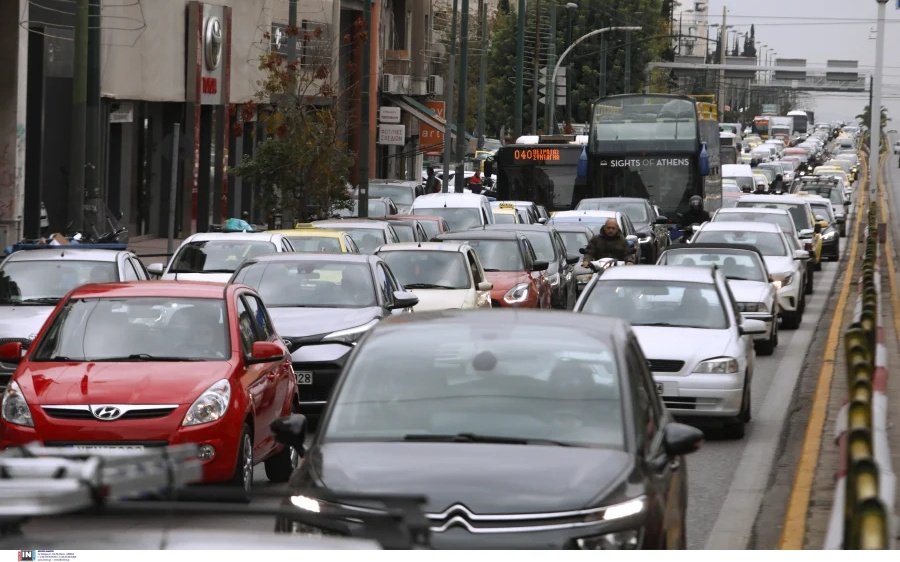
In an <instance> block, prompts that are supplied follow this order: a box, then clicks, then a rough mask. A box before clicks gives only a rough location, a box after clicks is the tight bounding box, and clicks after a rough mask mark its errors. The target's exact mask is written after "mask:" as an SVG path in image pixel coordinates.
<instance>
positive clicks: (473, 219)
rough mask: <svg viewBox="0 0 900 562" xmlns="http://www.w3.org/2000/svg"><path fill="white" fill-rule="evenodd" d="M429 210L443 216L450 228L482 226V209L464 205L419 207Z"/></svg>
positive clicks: (461, 228) (462, 228)
mask: <svg viewBox="0 0 900 562" xmlns="http://www.w3.org/2000/svg"><path fill="white" fill-rule="evenodd" d="M417 210H420V211H428V213H427V214H429V215H437V216H439V217H443V218H444V219H445V220H446V221H447V224H449V225H450V230H469V229H470V228H472V227H473V226H481V210H480V209H475V208H471V207H469V208H463V207H438V208H435V209H417Z"/></svg>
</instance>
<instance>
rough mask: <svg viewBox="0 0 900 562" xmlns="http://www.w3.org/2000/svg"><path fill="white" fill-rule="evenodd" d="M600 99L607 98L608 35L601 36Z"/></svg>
mask: <svg viewBox="0 0 900 562" xmlns="http://www.w3.org/2000/svg"><path fill="white" fill-rule="evenodd" d="M600 97H601V98H605V97H606V35H601V36H600Z"/></svg>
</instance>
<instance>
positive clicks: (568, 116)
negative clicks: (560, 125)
mask: <svg viewBox="0 0 900 562" xmlns="http://www.w3.org/2000/svg"><path fill="white" fill-rule="evenodd" d="M572 6H573V4H572V3H571V2H570V3H569V4H566V47H568V46H569V45H571V44H572V14H574V13H575V8H573V7H572ZM571 71H572V67H571V65H570V66H569V67H568V68H567V69H566V123H569V124H571V123H572V92H571V90H570V89H569V84H571V83H572V76H571V74H572V72H571Z"/></svg>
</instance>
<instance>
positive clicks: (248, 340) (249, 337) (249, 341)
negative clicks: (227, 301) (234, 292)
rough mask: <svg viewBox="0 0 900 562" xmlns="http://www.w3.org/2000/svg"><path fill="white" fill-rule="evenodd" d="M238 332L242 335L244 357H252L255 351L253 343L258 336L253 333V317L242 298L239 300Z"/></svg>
mask: <svg viewBox="0 0 900 562" xmlns="http://www.w3.org/2000/svg"><path fill="white" fill-rule="evenodd" d="M237 316H238V331H239V332H240V334H241V349H242V350H243V352H244V355H250V352H251V351H252V350H253V342H254V341H255V340H256V334H254V333H253V317H252V316H251V315H250V312H249V311H248V310H247V305H246V304H244V300H243V299H241V298H240V297H239V298H238V300H237Z"/></svg>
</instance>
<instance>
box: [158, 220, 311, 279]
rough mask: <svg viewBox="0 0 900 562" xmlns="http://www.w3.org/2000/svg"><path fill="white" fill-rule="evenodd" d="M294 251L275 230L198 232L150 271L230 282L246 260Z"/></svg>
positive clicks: (176, 276) (165, 276) (286, 240)
mask: <svg viewBox="0 0 900 562" xmlns="http://www.w3.org/2000/svg"><path fill="white" fill-rule="evenodd" d="M293 251H294V247H293V246H292V245H291V241H290V240H288V239H287V237H286V236H285V235H283V234H277V233H274V232H199V233H197V234H191V235H190V236H188V237H187V238H185V239H184V242H182V243H181V246H179V247H178V249H177V250H176V251H175V255H174V256H172V260H171V261H170V262H169V264H168V265H167V266H163V264H161V263H152V264H150V265H149V266H148V267H147V271H148V272H149V273H150V275H155V276H158V277H159V278H161V279H164V280H181V281H212V282H214V283H216V282H218V283H227V282H228V280H229V279H231V275H232V274H233V273H234V272H235V271H236V270H237V268H238V266H239V265H241V263H243V262H244V260H248V259H250V258H255V257H258V256H264V255H267V254H277V253H280V252H293Z"/></svg>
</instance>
